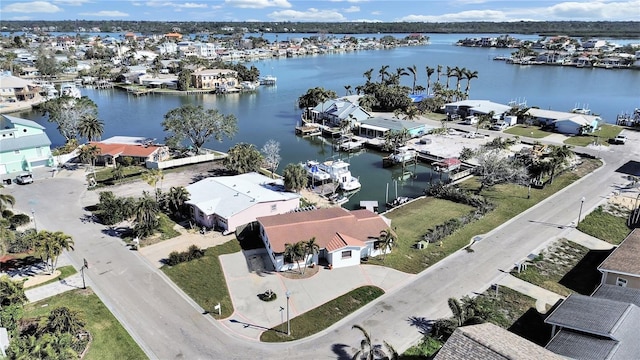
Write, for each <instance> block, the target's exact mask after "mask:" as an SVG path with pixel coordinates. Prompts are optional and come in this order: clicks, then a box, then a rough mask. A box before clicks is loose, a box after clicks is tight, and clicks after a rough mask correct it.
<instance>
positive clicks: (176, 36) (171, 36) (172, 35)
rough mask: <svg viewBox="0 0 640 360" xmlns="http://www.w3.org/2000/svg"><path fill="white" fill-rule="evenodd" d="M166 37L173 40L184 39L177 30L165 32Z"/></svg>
mask: <svg viewBox="0 0 640 360" xmlns="http://www.w3.org/2000/svg"><path fill="white" fill-rule="evenodd" d="M164 37H165V38H167V39H169V40H173V41H180V40H182V34H179V33H175V32H171V33H168V34H164Z"/></svg>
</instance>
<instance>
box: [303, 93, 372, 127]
mask: <svg viewBox="0 0 640 360" xmlns="http://www.w3.org/2000/svg"><path fill="white" fill-rule="evenodd" d="M357 98H358V96H355V97H354V96H351V97H349V96H345V97H343V98H339V99H332V100H327V101H325V102H322V103H320V104H318V105H316V106H315V107H313V108H307V109H305V111H304V114H303V116H304V118H305V119H307V120H308V121H311V122H315V123H322V124H323V125H327V126H340V124H341V123H342V121H345V120H346V121H349V122H350V123H351V125H352V126H354V125H357V124H358V123H359V122H361V121H362V120H365V119H368V118H370V117H371V114H369V112H367V111H366V110H364V109H363V108H361V107H360V106H358V103H357Z"/></svg>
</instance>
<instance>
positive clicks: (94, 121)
mask: <svg viewBox="0 0 640 360" xmlns="http://www.w3.org/2000/svg"><path fill="white" fill-rule="evenodd" d="M103 133H104V123H103V122H102V121H100V120H98V118H97V117H95V116H85V117H83V118H82V119H80V122H79V123H78V134H80V136H82V137H83V138H85V139H87V140H89V141H93V140H98V139H100V137H101V136H102V134H103Z"/></svg>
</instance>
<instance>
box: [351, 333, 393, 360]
mask: <svg viewBox="0 0 640 360" xmlns="http://www.w3.org/2000/svg"><path fill="white" fill-rule="evenodd" d="M351 329H358V330H360V332H361V333H362V335H363V336H364V339H362V340H361V341H360V349H358V350H357V351H356V352H355V354H353V357H352V359H353V360H376V359H380V360H397V359H398V358H399V355H398V352H397V351H396V350H395V349H394V348H393V346H391V345H389V343H387V342H386V341H383V343H384V346H385V347H386V348H387V351H388V352H389V353H390V355H387V354H386V352H385V351H383V350H382V347H381V346H380V345H376V344H374V343H373V342H372V341H371V335H369V333H368V332H367V331H366V330H365V329H364V328H363V327H362V326H360V325H353V326H352V327H351Z"/></svg>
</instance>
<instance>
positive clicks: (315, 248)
mask: <svg viewBox="0 0 640 360" xmlns="http://www.w3.org/2000/svg"><path fill="white" fill-rule="evenodd" d="M304 249H305V255H304V258H305V269H306V268H307V266H306V265H307V264H306V259H307V257H308V256H311V263H312V264H313V257H314V256H315V255H316V254H317V253H319V252H320V246H319V245H318V243H316V238H315V236H314V237H312V238H311V239H309V240H307V241H306V242H304Z"/></svg>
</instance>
